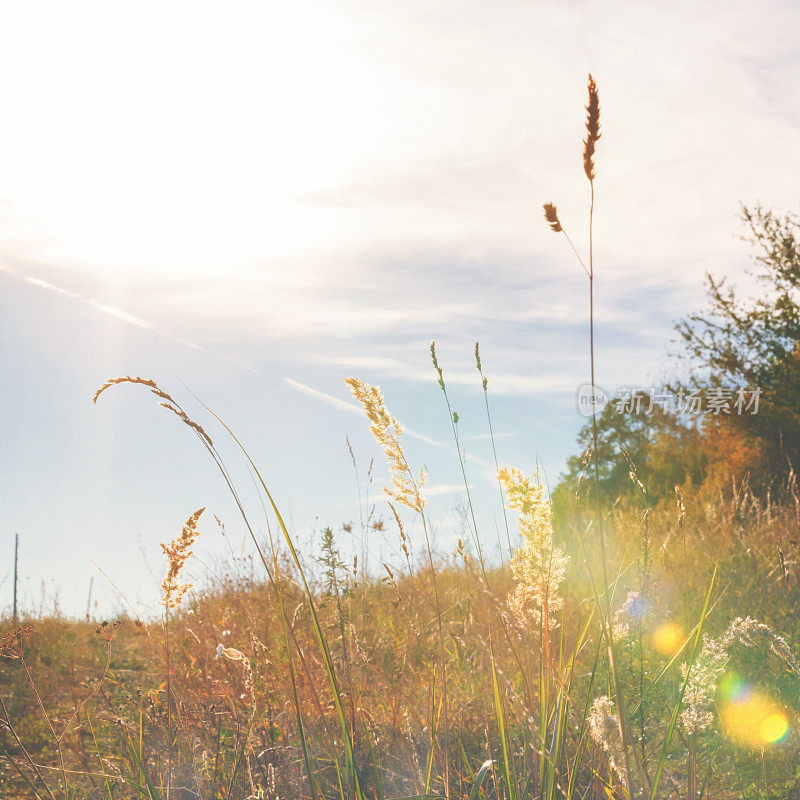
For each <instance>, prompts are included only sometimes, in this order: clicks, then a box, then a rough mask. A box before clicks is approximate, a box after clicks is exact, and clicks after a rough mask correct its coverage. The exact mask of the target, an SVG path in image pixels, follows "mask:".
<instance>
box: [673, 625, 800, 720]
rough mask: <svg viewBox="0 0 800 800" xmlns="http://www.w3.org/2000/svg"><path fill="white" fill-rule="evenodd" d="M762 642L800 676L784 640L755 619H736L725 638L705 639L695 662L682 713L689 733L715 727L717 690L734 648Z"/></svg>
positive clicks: (684, 667)
mask: <svg viewBox="0 0 800 800" xmlns="http://www.w3.org/2000/svg"><path fill="white" fill-rule="evenodd" d="M759 640H761V641H763V642H764V643H765V644H767V645H768V646H769V648H770V650H771V651H772V652H773V653H774V654H775V655H776V656H777V657H778V658H779V659H780V660H781V661H783V663H784V664H785V665H786V666H787V668H788V669H789V670H791V671H792V672H794V673H795V675H800V664H798V662H797V659H796V658H795V655H794V653H793V652H792V649H791V647H789V644H788V643H787V642H786V640H785V639H784V638H783V637H782V636H779V635H778V634H777V633H775V632H774V631H773V630H772V628H770V627H769V625H765V624H764V623H763V622H759V621H758V620H756V619H753V618H752V617H749V616H748V617H744V618H742V617H736V619H734V620H733V622H731V624H730V625H728V628H727V630H726V631H725V633H723V634H722V636H720V637H718V638H712V637H710V636H704V637H703V649H702V650H701V651H700V655H699V656H698V658H697V660H696V661H695V665H694V667H693V669H692V674H691V677H690V679H689V683H688V684H687V686H686V691H685V692H684V695H683V702H684V706H685V708H684V710H683V712H682V713H681V721H682V722H683V727H684V730H685V731H686V732H687V733H700V732H701V731H704V730H706V729H707V728H710V727H711V725H712V724H713V722H714V712H713V709H714V704H715V701H716V695H717V686H718V684H719V681H720V678H721V677H722V676H723V674H724V673H725V667H726V665H727V663H728V661H729V660H730V648H731V647H732V646H733V645H735V644H741V645H743V646H744V647H754V646H755V645H756V644H757V642H758V641H759ZM686 671H687V666H686V664H682V665H681V672H682V673H683V676H684V678H685V677H686Z"/></svg>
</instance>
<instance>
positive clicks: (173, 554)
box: [161, 508, 205, 608]
mask: <svg viewBox="0 0 800 800" xmlns="http://www.w3.org/2000/svg"><path fill="white" fill-rule="evenodd" d="M204 511H205V508H199V509H198V510H197V511H195V512H194V514H192V515H191V516H190V517H189V519H187V520H186V522H185V523H184V525H183V528H182V529H181V532H180V534H179V535H178V536H176V537H175V538H174V539H173V540H172V541H171V542H170V543H169V544H164V543H163V542H162V543H161V549H162V550H163V551H164V554H165V555H166V556H167V562H168V566H167V574H166V577H165V578H164V580H163V582H162V583H161V590H162V595H163V597H162V602H163V603H164V606H165V607H166V608H176V607H177V606H179V605H180V604H181V602H182V601H183V598H184V597H185V595H186V592H188V591H189V589H191V588H192V584H191V583H179V582H178V578H179V577H180V574H181V571H182V570H183V566H184V564H185V563H186V561H187V559H188V558H189V557H190V556H191V555H192V545H194V543H195V541H196V540H197V536H198V533H199V532H198V530H197V523H198V522H199V521H200V517H201V516H202V514H203V512H204Z"/></svg>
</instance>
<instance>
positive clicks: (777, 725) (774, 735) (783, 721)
mask: <svg viewBox="0 0 800 800" xmlns="http://www.w3.org/2000/svg"><path fill="white" fill-rule="evenodd" d="M758 732H759V733H760V734H761V739H762V740H763V741H764V742H766V743H767V744H776V743H777V742H779V741H781V739H783V737H784V736H786V734H787V733H788V732H789V719H788V717H787V716H786V714H784V713H783V711H773V712H772V713H771V714H767V716H766V717H764V720H763V722H762V723H761V727H760V728H759V729H758Z"/></svg>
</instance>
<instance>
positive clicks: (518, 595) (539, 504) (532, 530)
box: [498, 467, 569, 627]
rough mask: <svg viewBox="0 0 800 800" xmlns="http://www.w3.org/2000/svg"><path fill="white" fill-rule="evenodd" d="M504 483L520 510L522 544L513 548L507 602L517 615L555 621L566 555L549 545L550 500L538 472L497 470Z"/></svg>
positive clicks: (540, 620)
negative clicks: (531, 474)
mask: <svg viewBox="0 0 800 800" xmlns="http://www.w3.org/2000/svg"><path fill="white" fill-rule="evenodd" d="M498 477H499V478H500V481H501V482H502V483H503V485H504V487H505V492H506V496H507V497H508V502H509V504H510V505H511V507H512V508H514V509H516V510H517V511H519V512H520V517H519V522H518V525H519V531H520V534H521V535H522V540H523V544H522V547H520V548H518V549H517V550H515V551H514V554H513V557H512V561H511V569H512V572H513V575H514V579H515V580H516V583H517V585H516V589H515V590H514V593H513V594H512V596H511V598H510V606H511V609H512V611H513V612H514V614H515V615H516V616H517V617H518V618H519V619H528V618H531V617H532V618H533V620H534V622H536V623H540V622H546V623H547V624H548V625H550V626H551V627H552V626H554V625H555V624H556V619H555V615H554V614H553V615H552V616H551V613H552V612H555V611H558V610H559V609H561V608H562V607H563V605H564V598H563V597H561V595H560V594H559V587H560V585H561V583H562V582H563V580H564V573H565V571H566V568H567V563H568V562H569V556H567V555H566V554H565V553H563V552H562V551H561V550H559V549H558V548H557V547H555V546H554V545H553V523H552V515H551V510H550V502H549V501H548V500H546V499H545V497H544V488H543V487H542V484H541V482H540V481H539V478H538V476H537V477H536V478H535V479H534V480H533V481H531V479H530V478H529V477H527V476H526V475H524V474H523V473H521V472H520V471H519V470H517V469H514V468H513V467H512V468H508V469H501V470H500V472H499V473H498Z"/></svg>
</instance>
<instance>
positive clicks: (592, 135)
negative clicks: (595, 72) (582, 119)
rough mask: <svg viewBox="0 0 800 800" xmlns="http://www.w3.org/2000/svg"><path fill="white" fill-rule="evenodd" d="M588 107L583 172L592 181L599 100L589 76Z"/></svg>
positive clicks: (598, 133)
mask: <svg viewBox="0 0 800 800" xmlns="http://www.w3.org/2000/svg"><path fill="white" fill-rule="evenodd" d="M588 90H589V105H587V106H586V138H585V139H584V140H583V171H584V172H585V173H586V177H587V178H588V179H589V180H590V181H593V180H594V149H595V145H596V144H597V140H598V139H599V138H600V98H599V97H598V96H597V84H596V83H595V82H594V78H592V76H591V75H589V84H588Z"/></svg>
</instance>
